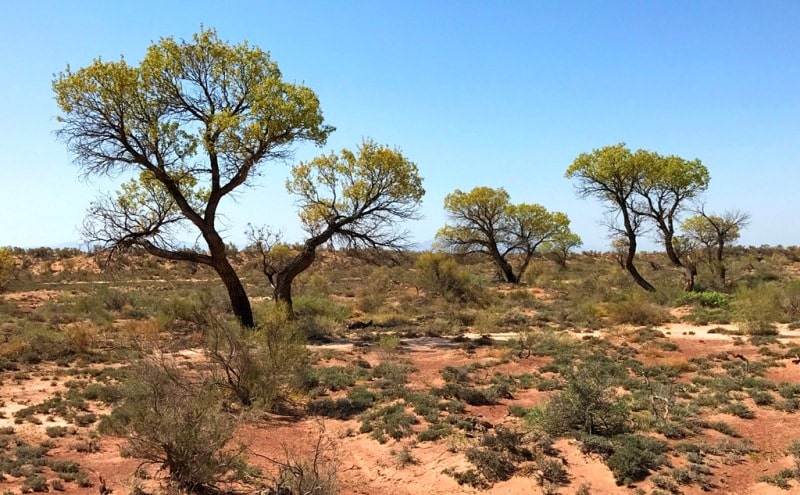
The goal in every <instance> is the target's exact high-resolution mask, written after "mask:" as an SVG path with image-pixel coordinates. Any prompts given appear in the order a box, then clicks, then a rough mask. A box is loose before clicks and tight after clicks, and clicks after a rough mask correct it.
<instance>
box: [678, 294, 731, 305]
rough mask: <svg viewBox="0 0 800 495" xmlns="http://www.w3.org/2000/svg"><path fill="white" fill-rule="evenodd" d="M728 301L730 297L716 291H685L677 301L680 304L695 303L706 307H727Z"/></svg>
mask: <svg viewBox="0 0 800 495" xmlns="http://www.w3.org/2000/svg"><path fill="white" fill-rule="evenodd" d="M728 303H729V301H728V297H727V296H726V295H725V294H722V293H721V292H716V291H699V292H684V293H682V294H681V296H680V297H679V298H678V301H677V304H678V305H679V306H683V305H685V304H695V305H698V306H703V307H706V308H727V307H728Z"/></svg>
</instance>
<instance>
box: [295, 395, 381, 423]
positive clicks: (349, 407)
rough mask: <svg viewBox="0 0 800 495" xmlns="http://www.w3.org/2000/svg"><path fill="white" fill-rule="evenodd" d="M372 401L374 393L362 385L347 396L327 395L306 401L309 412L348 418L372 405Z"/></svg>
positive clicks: (373, 400)
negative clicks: (332, 396)
mask: <svg viewBox="0 0 800 495" xmlns="http://www.w3.org/2000/svg"><path fill="white" fill-rule="evenodd" d="M374 402H375V394H373V393H372V392H370V391H369V390H367V389H366V388H364V387H356V388H354V389H353V390H351V391H350V393H348V394H347V397H342V398H339V399H336V400H333V399H331V398H328V397H326V398H323V399H318V400H313V401H311V402H309V403H308V406H307V409H308V413H309V414H313V415H317V416H325V417H328V418H336V419H349V418H352V417H353V416H355V415H356V414H359V413H362V412H364V411H366V410H367V409H369V408H370V407H372V404H373V403H374Z"/></svg>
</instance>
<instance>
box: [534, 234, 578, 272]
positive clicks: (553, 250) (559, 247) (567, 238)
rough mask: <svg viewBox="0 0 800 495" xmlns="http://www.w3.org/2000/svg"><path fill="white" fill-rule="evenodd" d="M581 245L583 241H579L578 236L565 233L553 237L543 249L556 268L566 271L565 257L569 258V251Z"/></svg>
mask: <svg viewBox="0 0 800 495" xmlns="http://www.w3.org/2000/svg"><path fill="white" fill-rule="evenodd" d="M582 245H583V240H581V238H580V236H579V235H578V234H575V233H573V232H569V231H565V232H559V233H558V234H556V235H554V236H553V238H552V239H550V240H549V241H547V243H545V245H544V248H543V249H544V251H545V252H547V253H549V254H550V256H551V257H552V258H553V259H554V260H555V262H556V263H557V264H558V266H560V267H561V268H562V269H566V268H567V257H568V256H569V253H570V251H572V250H573V249H575V248H577V247H580V246H582Z"/></svg>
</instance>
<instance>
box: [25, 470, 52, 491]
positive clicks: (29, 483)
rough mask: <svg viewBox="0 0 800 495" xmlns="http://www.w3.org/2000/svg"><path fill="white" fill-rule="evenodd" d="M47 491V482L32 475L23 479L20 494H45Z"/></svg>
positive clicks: (38, 475) (39, 476) (38, 476)
mask: <svg viewBox="0 0 800 495" xmlns="http://www.w3.org/2000/svg"><path fill="white" fill-rule="evenodd" d="M47 491H49V489H48V485H47V480H46V479H45V477H44V476H42V475H40V474H34V475H31V476H28V477H27V478H25V481H24V482H23V483H22V493H30V492H47Z"/></svg>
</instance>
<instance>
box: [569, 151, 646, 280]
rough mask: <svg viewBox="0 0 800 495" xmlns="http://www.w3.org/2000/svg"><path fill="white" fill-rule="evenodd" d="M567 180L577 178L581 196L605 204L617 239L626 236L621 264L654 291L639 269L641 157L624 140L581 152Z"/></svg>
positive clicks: (609, 222) (610, 226) (611, 227)
mask: <svg viewBox="0 0 800 495" xmlns="http://www.w3.org/2000/svg"><path fill="white" fill-rule="evenodd" d="M565 175H566V177H567V178H568V179H576V181H577V183H576V184H575V188H576V190H577V193H578V195H580V196H581V197H584V198H587V197H590V196H594V197H596V198H598V199H600V200H601V201H603V202H604V203H605V205H606V214H607V218H606V220H607V225H608V227H609V229H610V230H611V232H612V235H613V237H614V238H617V239H623V240H624V241H623V242H622V243H620V245H624V247H625V256H624V260H623V261H622V265H623V266H624V267H625V269H626V270H627V271H628V273H630V274H631V277H633V280H634V281H635V282H636V283H637V284H639V286H640V287H642V288H643V289H645V290H647V291H650V292H652V291H655V290H656V288H655V287H653V285H652V284H650V282H648V281H647V280H646V279H645V278H644V277H643V276H642V275H641V274H640V273H639V270H638V269H637V268H636V264H635V259H636V248H637V238H638V236H639V234H640V233H641V231H642V228H643V221H644V219H645V217H643V216H642V215H641V214H639V213H637V212H636V210H634V209H633V208H632V204H633V201H634V198H635V195H636V191H637V188H639V187H640V185H641V183H642V181H643V180H644V175H645V174H644V168H643V167H642V163H641V161H640V160H635V159H634V155H633V153H631V151H630V150H629V149H628V148H626V147H625V144H624V143H620V144H616V145H614V146H606V147H604V148H600V149H595V150H593V151H592V152H591V153H581V154H580V155H579V156H578V158H576V159H575V161H574V162H572V165H570V166H569V168H568V169H567V172H566V174H565Z"/></svg>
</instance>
